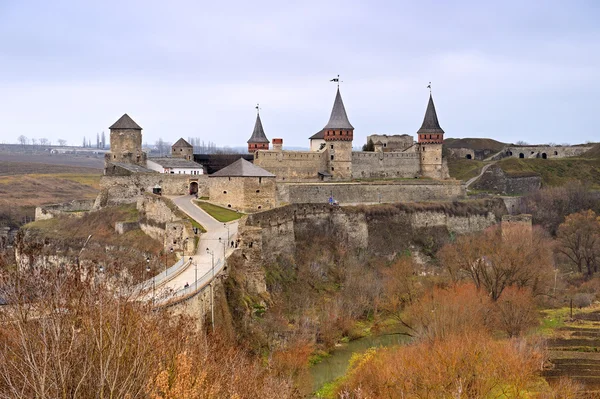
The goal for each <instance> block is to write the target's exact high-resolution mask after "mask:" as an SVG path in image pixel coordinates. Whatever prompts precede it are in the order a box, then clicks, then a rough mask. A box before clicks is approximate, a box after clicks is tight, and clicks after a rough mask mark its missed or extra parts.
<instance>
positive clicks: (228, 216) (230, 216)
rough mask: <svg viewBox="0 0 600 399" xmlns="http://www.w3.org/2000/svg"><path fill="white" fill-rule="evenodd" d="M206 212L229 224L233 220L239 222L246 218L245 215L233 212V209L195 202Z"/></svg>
mask: <svg viewBox="0 0 600 399" xmlns="http://www.w3.org/2000/svg"><path fill="white" fill-rule="evenodd" d="M194 202H195V203H196V205H198V206H199V207H200V208H201V209H202V210H203V211H204V212H206V213H208V214H209V215H210V216H212V217H213V218H215V219H217V220H218V221H219V222H223V223H227V222H231V221H232V220H237V219H239V218H241V217H242V216H244V214H243V213H240V212H236V211H232V210H231V209H227V208H223V207H221V206H218V205H214V204H210V203H208V202H204V201H194Z"/></svg>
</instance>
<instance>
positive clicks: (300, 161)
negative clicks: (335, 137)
mask: <svg viewBox="0 0 600 399" xmlns="http://www.w3.org/2000/svg"><path fill="white" fill-rule="evenodd" d="M327 156H328V154H327V151H320V152H316V151H257V152H256V153H255V156H254V164H255V165H257V166H260V167H261V168H263V169H266V170H268V171H269V172H271V173H273V174H274V175H275V176H277V180H285V181H299V180H307V179H309V180H310V179H312V180H317V178H318V173H319V172H325V171H327Z"/></svg>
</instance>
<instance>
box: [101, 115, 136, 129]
mask: <svg viewBox="0 0 600 399" xmlns="http://www.w3.org/2000/svg"><path fill="white" fill-rule="evenodd" d="M109 129H134V130H142V128H141V127H140V125H138V124H137V123H135V122H134V121H133V119H131V117H130V116H129V115H127V114H123V116H122V117H120V118H119V120H118V121H116V122H115V123H113V125H112V126H111V127H109Z"/></svg>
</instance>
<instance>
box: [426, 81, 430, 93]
mask: <svg viewBox="0 0 600 399" xmlns="http://www.w3.org/2000/svg"><path fill="white" fill-rule="evenodd" d="M427 88H428V89H429V94H431V82H429V84H428V85H427Z"/></svg>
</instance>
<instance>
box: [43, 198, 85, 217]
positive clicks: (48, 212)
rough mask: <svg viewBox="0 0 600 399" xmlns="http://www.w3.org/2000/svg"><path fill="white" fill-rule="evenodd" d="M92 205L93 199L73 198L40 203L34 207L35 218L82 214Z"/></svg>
mask: <svg viewBox="0 0 600 399" xmlns="http://www.w3.org/2000/svg"><path fill="white" fill-rule="evenodd" d="M93 206H94V200H73V201H70V202H65V203H62V204H51V205H41V206H38V207H37V208H35V220H46V219H52V218H54V217H57V216H61V215H64V216H74V217H77V216H82V215H83V214H84V213H85V212H88V211H90V210H91V209H92V208H93Z"/></svg>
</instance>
